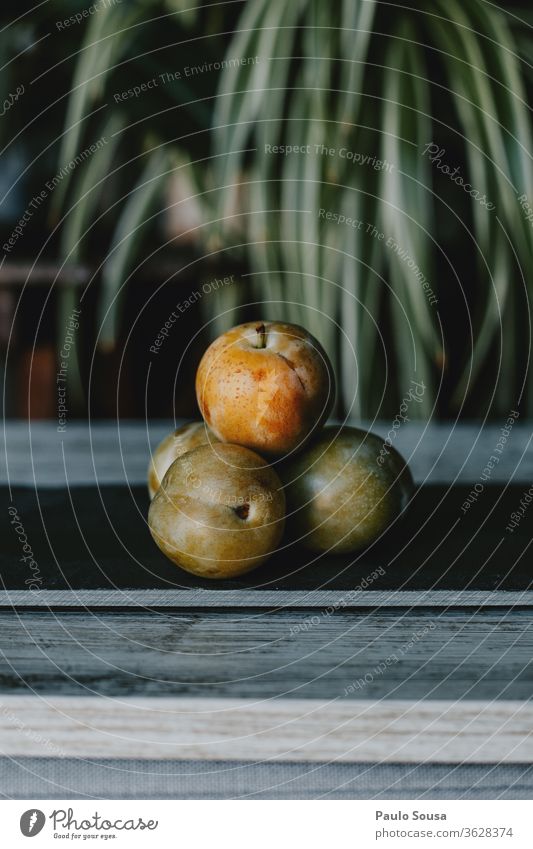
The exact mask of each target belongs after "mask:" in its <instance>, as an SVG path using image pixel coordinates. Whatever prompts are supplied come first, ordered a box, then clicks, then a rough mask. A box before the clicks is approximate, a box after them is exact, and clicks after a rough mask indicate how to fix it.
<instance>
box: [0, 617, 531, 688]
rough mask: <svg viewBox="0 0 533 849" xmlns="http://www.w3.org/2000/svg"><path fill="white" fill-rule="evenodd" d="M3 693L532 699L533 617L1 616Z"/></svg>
mask: <svg viewBox="0 0 533 849" xmlns="http://www.w3.org/2000/svg"><path fill="white" fill-rule="evenodd" d="M0 635H1V638H0V645H1V649H2V659H1V662H0V687H1V691H2V692H4V693H11V694H20V693H28V692H33V693H39V694H43V695H46V696H47V695H48V694H53V695H54V696H56V695H77V696H83V695H101V696H105V697H111V698H114V699H116V698H123V697H128V696H136V697H146V696H153V697H157V698H163V697H190V698H193V697H195V698H196V697H205V698H208V697H209V698H239V699H241V698H251V699H256V700H258V701H260V702H262V703H264V702H265V701H268V700H271V699H276V698H280V697H282V698H284V699H302V698H307V699H325V700H326V699H327V700H331V701H339V702H342V701H354V700H361V699H372V700H376V701H377V700H379V699H404V700H412V701H415V700H419V699H424V700H439V699H448V700H459V699H461V700H481V699H484V700H486V701H487V703H491V702H492V701H495V700H529V699H531V698H532V695H533V665H532V664H533V612H531V611H528V610H518V609H517V610H495V609H487V610H485V611H484V612H483V614H482V615H481V614H479V613H477V612H476V611H475V610H462V611H460V610H446V609H440V610H425V609H415V610H413V611H411V612H408V611H402V610H394V609H391V610H387V611H376V610H358V611H357V610H354V611H337V612H335V613H331V612H330V611H328V610H327V609H323V610H322V611H321V612H318V611H313V610H311V611H305V610H300V611H297V610H290V611H277V612H269V611H264V610H246V609H239V610H235V611H233V612H232V611H217V612H214V611H206V610H203V611H192V610H188V611H183V610H181V611H170V610H160V611H157V612H153V613H144V614H142V613H130V612H126V611H124V612H122V613H120V612H110V611H97V612H92V613H78V612H67V611H59V612H55V613H44V612H30V611H27V612H21V613H18V614H17V613H8V612H2V613H1V614H0Z"/></svg>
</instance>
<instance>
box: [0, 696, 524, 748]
mask: <svg viewBox="0 0 533 849" xmlns="http://www.w3.org/2000/svg"><path fill="white" fill-rule="evenodd" d="M532 727H533V705H531V704H528V703H524V702H495V703H493V704H490V705H487V704H486V703H485V702H475V701H474V702H472V701H470V702H460V703H454V702H450V701H434V702H423V703H413V702H405V701H397V700H393V701H378V702H375V701H367V700H365V701H361V702H353V701H347V700H344V701H341V702H329V701H321V700H315V699H312V700H309V699H304V700H300V699H294V700H288V699H274V700H269V701H266V702H260V703H258V702H254V701H250V700H232V699H179V698H178V699H176V698H174V699H155V698H152V699H129V698H127V699H121V700H115V699H113V700H105V699H92V698H83V697H81V698H72V697H66V698H62V697H58V696H53V697H49V698H47V699H46V700H45V699H42V698H37V697H35V696H26V697H17V696H7V697H5V696H4V697H2V698H1V700H0V750H1V751H2V752H3V754H4V755H5V756H8V757H19V756H24V757H35V756H39V755H43V754H50V748H51V747H53V748H54V750H55V751H56V752H57V756H58V757H61V754H63V755H65V756H67V755H68V756H69V757H78V758H135V759H150V760H154V759H156V760H161V761H165V760H169V759H170V760H180V759H187V760H188V759H191V760H196V761H201V760H224V761H233V760H254V761H256V762H257V761H262V760H270V761H271V760H280V761H295V760H297V761H310V762H317V761H322V762H323V761H326V760H330V759H331V760H335V761H337V762H369V761H371V762H378V763H384V762H391V763H394V762H403V763H419V762H421V761H426V760H431V761H432V762H434V763H443V762H444V763H449V762H458V763H494V762H499V763H531V762H532V761H533V735H532V734H531V728H532Z"/></svg>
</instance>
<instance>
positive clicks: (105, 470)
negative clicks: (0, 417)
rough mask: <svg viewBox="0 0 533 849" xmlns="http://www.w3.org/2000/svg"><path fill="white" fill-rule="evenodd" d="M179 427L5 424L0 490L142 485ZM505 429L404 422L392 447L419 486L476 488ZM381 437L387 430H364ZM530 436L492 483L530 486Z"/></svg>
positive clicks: (513, 446) (379, 426)
mask: <svg viewBox="0 0 533 849" xmlns="http://www.w3.org/2000/svg"><path fill="white" fill-rule="evenodd" d="M180 423H181V422H177V423H173V422H169V421H168V422H150V423H148V424H147V423H144V422H132V421H127V422H120V423H117V422H113V423H106V422H96V423H91V424H90V425H88V424H86V423H78V422H68V424H67V425H66V428H65V432H64V433H58V431H57V425H56V424H55V423H52V422H33V423H31V424H29V423H28V422H8V423H7V424H6V425H5V430H4V435H5V449H6V450H5V453H3V452H0V484H2V483H10V484H11V485H12V486H13V485H15V484H27V485H30V486H32V485H34V483H37V485H38V486H66V485H67V484H68V485H69V486H75V485H80V484H94V485H96V484H99V485H103V484H111V483H119V484H120V483H123V484H127V483H129V484H130V485H133V484H143V483H145V480H146V468H147V465H148V459H149V456H150V450H152V449H153V448H154V447H155V446H156V445H157V443H158V442H159V441H160V440H161V439H162V438H163V436H165V435H166V434H167V433H168V432H169V431H170V430H172V429H173V427H175V426H177V425H178V424H180ZM504 424H505V421H502V422H501V423H496V424H490V425H485V426H483V425H482V423H474V424H463V423H461V424H459V425H458V424H454V423H429V424H428V423H414V422H406V423H405V424H404V425H402V427H401V428H400V429H399V430H398V431H397V436H396V437H395V439H394V445H395V447H397V448H398V449H399V450H400V451H401V453H402V454H403V455H404V457H405V458H406V460H408V462H409V464H410V466H411V469H412V471H413V475H414V477H415V480H416V481H417V482H418V483H422V482H425V483H451V482H459V483H476V482H478V481H479V480H480V476H481V474H482V473H483V469H484V467H485V466H486V463H487V461H488V460H489V458H490V456H491V455H492V454H494V448H495V446H496V445H497V444H498V441H499V439H500V436H501V428H502V427H503V426H504ZM363 426H365V427H369V428H371V429H372V430H373V431H375V432H376V433H378V434H380V435H381V436H383V437H386V435H387V433H388V431H389V430H390V427H391V423H390V422H382V421H378V422H375V423H373V422H366V423H364V425H363ZM532 433H533V429H532V426H531V424H528V423H525V422H524V423H522V422H520V420H518V421H517V422H516V423H515V424H514V425H513V427H512V429H511V430H510V435H509V437H508V439H507V441H506V443H505V445H504V448H503V450H502V453H501V455H500V456H499V462H498V464H497V465H496V466H495V468H494V469H493V470H492V472H491V482H493V483H506V482H508V481H509V480H513V481H514V482H515V483H517V482H524V483H526V482H527V483H529V484H531V482H532V481H533V452H532V451H530V450H528V449H529V446H530V443H531V437H532Z"/></svg>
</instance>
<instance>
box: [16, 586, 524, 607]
mask: <svg viewBox="0 0 533 849" xmlns="http://www.w3.org/2000/svg"><path fill="white" fill-rule="evenodd" d="M516 606H520V607H533V591H530V590H524V591H522V592H506V591H498V590H495V591H492V590H485V591H483V590H481V591H470V590H462V591H461V590H458V591H455V590H420V591H403V590H387V591H383V592H376V591H374V590H364V591H361V590H287V591H285V590H272V591H270V590H248V589H242V590H204V589H196V590H193V589H191V590H189V589H187V590H173V589H168V590H35V591H31V592H28V591H27V590H0V608H8V609H12V608H40V607H42V608H46V609H49V608H64V607H79V608H82V609H83V608H91V609H93V608H94V609H96V608H118V609H121V608H137V607H138V608H141V609H143V610H144V609H153V608H183V609H187V608H194V609H203V608H219V609H223V608H228V607H230V608H241V607H247V608H251V607H257V608H267V609H282V608H288V607H291V608H318V609H319V610H321V609H326V608H331V607H334V608H336V609H346V608H350V609H351V608H358V607H365V608H369V607H372V608H380V607H403V608H407V609H410V608H412V607H437V608H440V607H474V608H476V609H478V608H480V609H481V608H487V607H516Z"/></svg>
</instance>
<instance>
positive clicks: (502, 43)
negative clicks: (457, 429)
mask: <svg viewBox="0 0 533 849" xmlns="http://www.w3.org/2000/svg"><path fill="white" fill-rule="evenodd" d="M509 20H511V22H512V24H513V27H514V29H515V30H516V31H517V32H518V33H519V35H520V38H521V39H526V41H527V44H528V45H529V50H531V45H532V42H533V36H532V33H531V30H529V28H528V26H527V25H526V24H525V23H524V21H523V20H521V19H519V18H516V17H515V18H512V19H510V18H509V17H508V16H506V15H504V13H503V11H500V10H498V9H497V7H496V6H494V4H489V3H486V2H483V0H469V2H468V3H467V4H464V3H459V2H458V0H438V2H436V3H435V4H433V5H432V6H431V9H429V8H428V5H427V4H422V5H421V6H419V7H418V9H407V8H406V7H404V6H395V5H394V4H392V5H391V4H389V3H377V2H374V0H339V2H337V3H333V4H331V3H324V2H321V0H295V2H291V3H287V2H285V0H254V2H251V3H248V4H247V5H246V7H245V9H244V11H243V14H242V17H241V19H240V22H239V25H238V27H237V31H236V32H235V35H234V37H233V39H232V42H231V44H230V45H229V48H228V55H243V56H248V55H253V54H258V56H259V57H260V61H259V63H257V64H256V65H252V66H249V65H243V66H242V68H240V70H239V73H238V75H235V74H233V75H229V74H227V75H226V76H225V77H224V78H223V79H222V81H221V85H220V89H219V96H218V101H217V108H216V112H215V119H214V138H215V144H216V148H215V149H216V152H217V153H219V154H220V157H219V158H218V159H216V160H215V163H216V180H217V183H218V184H219V185H221V186H223V187H224V191H223V192H222V193H221V197H220V213H219V216H218V217H220V218H222V219H224V217H225V216H226V215H227V214H229V211H230V210H231V209H232V208H233V207H234V203H235V200H234V197H233V195H234V194H235V193H236V192H240V193H242V192H243V191H246V193H247V198H248V200H247V204H246V211H248V212H250V213H251V214H249V215H245V216H244V217H243V221H244V227H245V232H246V237H247V239H248V240H249V243H250V245H249V255H250V263H251V266H252V270H253V271H254V272H255V274H254V275H253V277H252V280H253V287H254V290H255V293H256V297H257V298H258V299H264V298H267V297H270V298H274V299H277V300H280V301H282V300H284V299H286V300H288V301H292V302H293V303H289V304H288V305H287V306H285V305H284V306H283V308H281V307H280V310H279V311H280V312H281V311H283V312H284V314H287V313H288V314H289V315H290V317H291V319H293V320H294V321H297V322H298V321H299V322H300V323H303V324H306V325H307V326H309V327H310V329H311V330H312V331H313V332H314V333H316V335H317V336H318V337H319V339H320V340H321V341H322V343H323V344H324V345H325V347H326V349H327V350H328V351H329V353H330V355H332V356H333V358H334V360H335V361H336V362H337V373H338V374H340V381H341V400H342V407H343V409H344V410H348V411H351V412H352V413H354V414H355V415H358V416H373V415H374V414H375V413H376V411H379V410H380V408H381V403H382V392H383V385H384V383H385V378H386V382H387V385H388V387H389V389H390V388H392V389H393V390H394V391H393V397H395V399H396V402H398V400H399V399H400V398H401V397H402V392H404V391H405V387H406V386H408V385H409V379H410V377H413V376H417V377H418V379H419V380H423V381H424V383H425V385H426V387H427V391H426V392H425V394H424V398H423V403H422V404H419V405H414V406H416V407H417V410H416V411H415V410H413V411H412V413H413V414H414V413H415V412H418V414H419V415H420V416H427V415H428V414H430V413H431V412H432V411H433V410H434V407H435V404H436V402H437V395H438V392H439V385H440V381H441V379H442V373H443V372H444V373H445V378H444V379H446V369H449V368H450V365H451V366H452V367H453V368H454V369H455V374H454V378H453V379H454V391H453V406H454V408H455V409H456V410H458V409H459V408H460V407H461V405H462V404H463V401H464V399H465V397H466V396H467V395H468V394H469V393H472V392H477V393H478V395H479V393H480V384H481V386H482V388H481V396H482V397H483V405H480V411H481V409H485V408H487V409H488V407H489V405H490V402H491V401H493V402H494V403H493V406H492V412H495V411H498V410H499V411H501V412H505V411H507V410H508V409H509V405H511V404H513V403H514V404H516V403H517V399H518V398H519V397H520V394H521V387H522V383H523V381H524V375H525V371H526V367H527V359H528V343H529V339H528V338H527V337H528V332H529V327H528V321H527V320H526V321H525V322H524V302H525V304H526V312H527V311H528V300H530V299H531V297H532V295H533V255H532V254H533V251H532V247H533V241H532V230H531V225H530V223H529V222H528V221H527V220H526V218H525V216H524V215H523V214H522V213H521V210H520V205H519V203H518V196H519V195H521V194H522V193H525V194H526V195H527V196H528V198H529V199H530V200H531V199H533V169H532V156H531V151H532V145H531V118H530V109H529V106H528V103H527V99H526V92H525V84H524V80H523V67H524V65H523V64H522V63H521V61H520V57H519V55H518V48H517V32H513V30H512V29H511V27H510V24H509ZM523 47H524V45H523V43H522V50H523ZM431 142H433V143H435V142H436V143H437V144H438V148H440V149H445V150H446V151H449V152H448V153H447V154H446V157H445V161H446V162H449V163H450V165H451V166H452V167H449V169H448V173H447V172H446V170H445V169H444V173H443V172H442V171H441V170H440V169H436V168H435V167H432V165H431V163H430V161H429V158H428V156H427V155H424V149H425V148H426V149H427V145H428V143H431ZM267 144H270V145H287V144H289V145H302V146H306V145H307V146H309V147H308V148H306V149H308V150H310V151H311V155H294V154H293V155H286V156H272V155H267V154H266V153H265V145H267ZM322 144H323V145H325V147H326V148H330V149H334V150H335V151H336V154H333V155H323V154H321V155H314V154H313V151H314V147H313V146H314V145H322ZM249 148H253V150H252V152H247V153H245V152H243V151H244V150H246V149H249ZM341 148H344V149H347V150H349V151H352V152H358V153H359V154H362V155H365V154H367V155H368V156H369V159H370V157H372V156H375V157H376V159H380V160H385V161H386V162H387V163H389V164H390V169H389V168H386V167H383V168H381V169H379V170H378V169H374V168H373V167H368V166H366V167H365V166H363V165H359V166H356V167H354V164H353V160H349V159H347V158H342V157H341V156H339V155H338V152H339V151H340V150H341ZM223 154H226V155H223ZM458 162H459V163H462V165H463V167H462V169H461V170H460V172H459V173H461V174H462V175H463V177H464V182H465V183H469V184H471V186H472V187H474V188H475V189H476V190H477V191H478V192H479V195H483V194H485V195H486V197H487V198H488V199H489V200H493V201H494V204H495V207H496V209H495V210H491V209H490V208H487V207H486V206H483V205H482V204H480V203H479V201H478V200H476V199H475V198H472V199H470V198H469V197H468V196H463V192H462V190H461V188H459V187H456V184H452V183H451V181H450V176H449V173H451V172H452V171H453V165H456V164H457V163H458ZM456 170H457V169H456ZM452 190H454V191H455V194H451V191H452ZM456 208H457V209H459V215H455V213H454V209H456ZM320 209H324V210H329V211H332V212H335V213H338V214H342V215H345V216H349V217H350V218H352V219H354V220H356V221H361V222H364V223H365V225H366V224H370V225H371V227H375V228H376V231H377V232H379V233H383V234H384V237H383V240H381V241H380V240H379V239H378V238H376V237H375V236H373V235H370V234H371V233H372V232H373V231H372V230H370V231H367V230H366V226H364V227H362V228H361V229H357V228H353V227H349V226H340V225H339V224H335V223H331V221H327V220H326V218H325V216H322V217H321V216H319V215H318V211H319V210H320ZM447 231H448V232H447ZM369 233H370V234H369ZM221 238H222V239H224V230H222V237H221ZM388 239H391V240H393V241H392V242H390V243H389V244H396V245H397V246H398V249H397V250H396V249H392V250H391V249H390V248H389V247H387V240H388ZM452 252H453V255H451V256H448V257H447V253H450V254H451V253H452ZM406 257H407V258H408V259H406ZM411 258H412V260H413V262H411V261H410V260H411ZM451 263H454V265H455V269H454V268H452V267H451ZM413 265H414V266H415V268H413ZM417 270H419V271H420V272H422V273H423V275H424V277H425V278H426V279H427V281H429V282H430V285H431V289H432V290H434V292H435V293H436V297H437V298H438V304H435V303H434V302H433V303H432V301H431V299H430V298H428V295H427V291H426V290H425V289H424V287H423V286H422V285H421V278H420V274H419V273H418V274H417ZM469 275H472V278H474V280H475V285H474V282H473V280H472V279H468V277H469ZM465 278H466V280H465ZM459 283H461V284H462V286H463V287H464V288H465V289H466V290H467V291H466V293H464V294H463V292H462V291H461V290H460V289H459ZM447 289H452V291H447ZM520 293H522V295H525V297H520ZM463 298H466V300H467V302H468V304H469V309H470V314H471V316H472V328H469V327H468V322H467V323H466V325H465V326H464V327H461V325H460V323H458V320H457V314H458V313H459V312H460V311H461V309H463V305H462V304H461V300H462V299H463ZM271 311H272V310H271ZM446 311H447V312H446ZM454 312H455V316H454ZM443 314H444V318H445V319H446V320H445V321H444V322H443V321H442V315H443ZM527 319H529V315H528V316H527ZM443 323H444V328H443V326H442V325H443ZM470 331H471V333H472V340H473V341H472V344H470V338H469V333H470ZM383 334H389V335H390V339H391V340H392V347H391V348H390V350H389V352H388V353H389V356H388V358H387V361H385V359H384V356H383V341H382V335H383ZM461 336H463V337H464V338H461ZM495 349H496V351H495ZM490 363H492V365H491V368H492V367H493V368H494V370H495V373H496V371H497V370H498V369H499V370H500V371H499V379H498V381H497V387H496V395H495V397H494V399H492V398H491V397H490V394H489V393H491V392H492V391H493V389H494V386H495V380H494V379H492V378H491V380H490V381H487V380H486V378H484V373H483V371H484V369H486V368H487V367H488V366H489V364H490ZM483 389H485V393H484V395H483ZM528 408H529V411H530V412H531V410H533V382H532V378H531V370H529V390H528Z"/></svg>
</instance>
